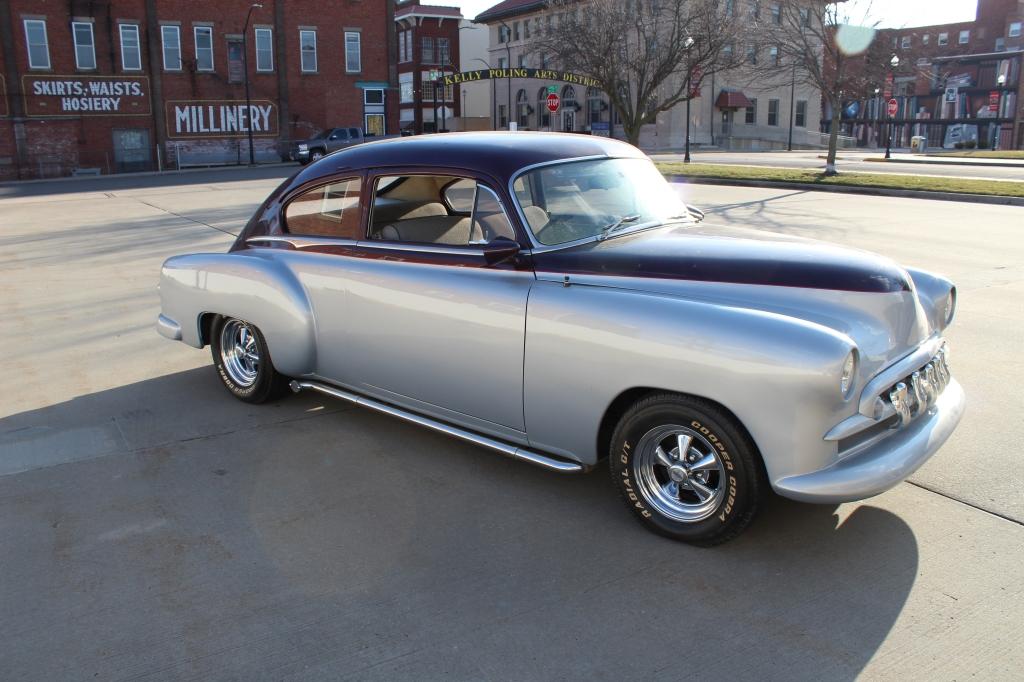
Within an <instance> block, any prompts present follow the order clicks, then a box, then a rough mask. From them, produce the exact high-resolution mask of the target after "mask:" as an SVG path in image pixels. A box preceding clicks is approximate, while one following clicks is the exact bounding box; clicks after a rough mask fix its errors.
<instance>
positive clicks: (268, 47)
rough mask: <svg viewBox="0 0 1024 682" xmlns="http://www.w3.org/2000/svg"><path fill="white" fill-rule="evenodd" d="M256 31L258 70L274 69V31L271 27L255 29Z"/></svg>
mask: <svg viewBox="0 0 1024 682" xmlns="http://www.w3.org/2000/svg"><path fill="white" fill-rule="evenodd" d="M253 30H254V31H255V32H256V70H257V71H273V70H274V31H273V30H272V29H269V28H257V29H253Z"/></svg>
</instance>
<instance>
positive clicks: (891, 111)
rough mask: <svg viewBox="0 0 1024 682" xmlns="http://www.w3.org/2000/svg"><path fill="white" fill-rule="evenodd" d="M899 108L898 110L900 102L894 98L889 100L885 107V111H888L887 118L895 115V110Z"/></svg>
mask: <svg viewBox="0 0 1024 682" xmlns="http://www.w3.org/2000/svg"><path fill="white" fill-rule="evenodd" d="M899 110H900V103H899V102H897V101H896V100H895V99H891V100H889V106H888V107H887V108H886V111H888V112H889V118H892V117H893V116H895V115H896V112H897V111H899Z"/></svg>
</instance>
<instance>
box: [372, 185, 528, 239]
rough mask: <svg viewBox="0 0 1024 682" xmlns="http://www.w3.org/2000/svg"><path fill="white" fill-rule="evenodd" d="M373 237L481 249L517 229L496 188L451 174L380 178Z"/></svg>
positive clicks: (512, 233)
mask: <svg viewBox="0 0 1024 682" xmlns="http://www.w3.org/2000/svg"><path fill="white" fill-rule="evenodd" d="M370 222H371V224H370V230H369V238H370V239H372V240H373V239H377V240H383V241H393V242H408V243H415V244H437V245H444V246H479V245H483V244H486V243H488V242H490V241H492V240H493V239H496V238H498V237H504V238H506V239H512V240H515V238H516V237H515V230H514V229H513V227H512V224H511V223H510V222H509V219H508V216H507V215H506V213H505V209H504V207H503V206H502V204H501V201H500V200H499V198H498V195H497V194H496V193H495V192H494V190H492V189H490V188H489V187H487V186H486V185H481V184H479V183H477V181H476V180H474V179H472V178H461V177H456V176H451V175H426V174H424V175H406V176H387V177H381V178H378V179H377V183H376V190H375V191H374V196H373V213H372V217H371V221H370Z"/></svg>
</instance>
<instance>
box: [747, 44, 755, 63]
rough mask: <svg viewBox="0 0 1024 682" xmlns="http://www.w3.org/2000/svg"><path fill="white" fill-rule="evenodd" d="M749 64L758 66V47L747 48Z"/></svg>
mask: <svg viewBox="0 0 1024 682" xmlns="http://www.w3.org/2000/svg"><path fill="white" fill-rule="evenodd" d="M747 62H748V63H750V64H757V46H755V45H750V46H748V47H747Z"/></svg>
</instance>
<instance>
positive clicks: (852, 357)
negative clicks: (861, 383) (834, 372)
mask: <svg viewBox="0 0 1024 682" xmlns="http://www.w3.org/2000/svg"><path fill="white" fill-rule="evenodd" d="M856 377H857V351H855V350H851V351H850V354H849V355H847V356H846V361H845V362H844V363H843V374H842V377H841V378H840V379H839V393H840V395H842V396H843V397H844V398H849V397H850V391H851V390H853V384H854V380H855V379H856Z"/></svg>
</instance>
